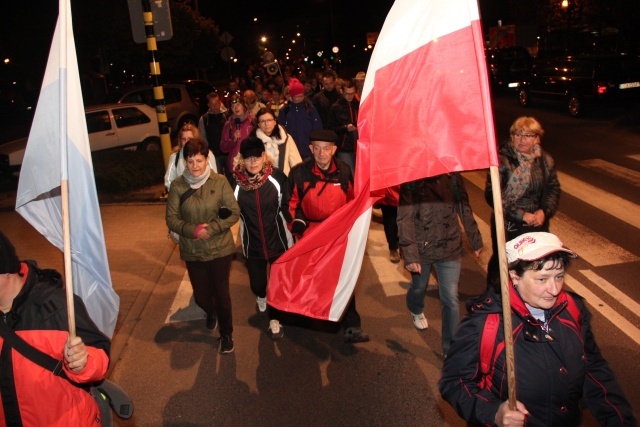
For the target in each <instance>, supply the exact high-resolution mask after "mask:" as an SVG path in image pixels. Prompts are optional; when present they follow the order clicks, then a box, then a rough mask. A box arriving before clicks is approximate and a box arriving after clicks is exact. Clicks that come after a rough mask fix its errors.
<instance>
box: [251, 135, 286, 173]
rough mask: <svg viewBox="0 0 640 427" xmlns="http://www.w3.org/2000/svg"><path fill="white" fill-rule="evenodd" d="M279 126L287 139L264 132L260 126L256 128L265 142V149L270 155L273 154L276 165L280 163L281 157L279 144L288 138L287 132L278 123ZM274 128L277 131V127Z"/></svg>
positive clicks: (259, 136)
mask: <svg viewBox="0 0 640 427" xmlns="http://www.w3.org/2000/svg"><path fill="white" fill-rule="evenodd" d="M278 128H279V129H280V135H285V139H282V138H276V137H274V136H269V135H267V134H266V133H264V132H263V131H262V129H260V128H258V130H256V136H257V137H258V138H260V140H261V141H262V142H263V143H264V150H265V151H266V152H267V154H268V155H270V156H271V158H272V159H273V164H274V165H279V164H280V163H279V162H278V160H279V157H280V148H279V147H278V145H282V144H284V143H285V141H286V140H287V132H286V131H285V130H284V128H283V127H282V126H280V125H278ZM273 130H274V131H275V128H274V129H273Z"/></svg>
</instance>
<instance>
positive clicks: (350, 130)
mask: <svg viewBox="0 0 640 427" xmlns="http://www.w3.org/2000/svg"><path fill="white" fill-rule="evenodd" d="M347 130H348V131H349V132H353V131H354V130H358V127H357V126H354V125H352V124H351V123H349V124H348V125H347Z"/></svg>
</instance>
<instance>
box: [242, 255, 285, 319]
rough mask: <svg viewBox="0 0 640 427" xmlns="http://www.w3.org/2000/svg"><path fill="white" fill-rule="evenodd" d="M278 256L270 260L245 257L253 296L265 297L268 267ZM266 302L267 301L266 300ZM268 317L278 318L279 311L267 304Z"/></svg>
mask: <svg viewBox="0 0 640 427" xmlns="http://www.w3.org/2000/svg"><path fill="white" fill-rule="evenodd" d="M276 259H278V258H273V259H270V260H266V259H262V258H247V270H248V271H249V286H251V292H253V293H254V295H255V296H257V297H260V298H265V297H266V296H267V285H268V283H269V273H268V268H269V266H270V265H271V264H273V263H274V262H275V260H276ZM267 303H268V301H267ZM269 319H280V311H279V310H277V309H275V308H273V307H271V306H269Z"/></svg>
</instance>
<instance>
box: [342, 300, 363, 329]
mask: <svg viewBox="0 0 640 427" xmlns="http://www.w3.org/2000/svg"><path fill="white" fill-rule="evenodd" d="M360 325H361V322H360V315H359V314H358V312H357V311H356V296H355V295H353V296H352V297H351V300H350V301H349V305H347V309H346V310H345V313H344V317H343V318H342V330H343V331H346V330H347V329H349V328H359V327H360Z"/></svg>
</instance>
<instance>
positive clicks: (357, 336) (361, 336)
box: [344, 327, 369, 344]
mask: <svg viewBox="0 0 640 427" xmlns="http://www.w3.org/2000/svg"><path fill="white" fill-rule="evenodd" d="M344 342H348V343H354V344H355V343H359V342H369V335H367V334H365V333H364V332H362V329H360V328H358V327H353V328H348V329H347V330H346V331H344Z"/></svg>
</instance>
